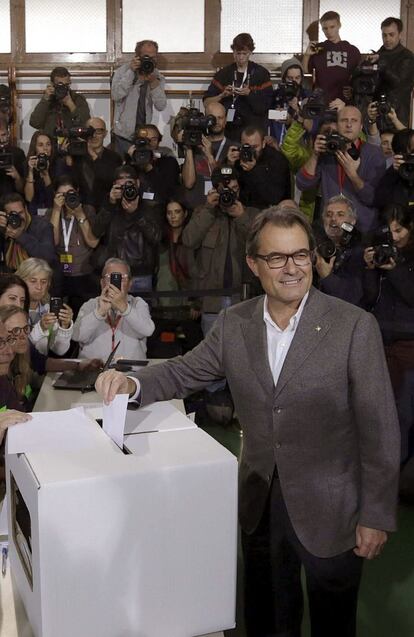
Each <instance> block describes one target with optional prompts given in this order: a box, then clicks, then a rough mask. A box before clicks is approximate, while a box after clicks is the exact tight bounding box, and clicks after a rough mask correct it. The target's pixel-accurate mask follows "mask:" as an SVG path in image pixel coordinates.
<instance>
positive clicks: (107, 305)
mask: <svg viewBox="0 0 414 637" xmlns="http://www.w3.org/2000/svg"><path fill="white" fill-rule="evenodd" d="M106 288H107V286H105V287H104V289H103V290H102V292H101V296H98V302H97V308H96V311H97V313H98V314H99V316H102V317H105V318H106V317H107V316H108V312H109V310H110V309H111V301H110V300H109V299H108V298H107V296H106Z"/></svg>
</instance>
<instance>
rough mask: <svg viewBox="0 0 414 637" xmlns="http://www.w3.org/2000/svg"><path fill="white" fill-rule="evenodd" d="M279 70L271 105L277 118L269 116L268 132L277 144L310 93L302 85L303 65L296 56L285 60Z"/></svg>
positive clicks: (281, 140) (282, 138) (280, 141)
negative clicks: (278, 80) (279, 73)
mask: <svg viewBox="0 0 414 637" xmlns="http://www.w3.org/2000/svg"><path fill="white" fill-rule="evenodd" d="M280 72H281V76H282V77H281V82H280V83H279V84H278V85H277V86H276V88H275V91H274V94H273V103H272V106H271V108H272V109H275V110H276V113H277V114H278V119H270V118H269V134H270V135H271V136H272V137H273V138H274V139H275V140H276V142H277V143H278V144H279V145H280V144H282V142H283V140H284V137H285V135H286V133H287V131H288V129H289V128H290V126H291V124H292V122H294V121H295V120H296V119H297V117H298V116H299V110H300V103H301V100H303V99H304V98H306V97H308V96H309V93H310V91H308V90H307V89H305V88H304V87H303V86H302V83H303V66H302V64H301V62H300V61H299V60H298V59H297V58H295V57H293V58H290V59H289V60H285V61H284V62H283V63H282V66H281V68H280ZM269 115H270V114H269Z"/></svg>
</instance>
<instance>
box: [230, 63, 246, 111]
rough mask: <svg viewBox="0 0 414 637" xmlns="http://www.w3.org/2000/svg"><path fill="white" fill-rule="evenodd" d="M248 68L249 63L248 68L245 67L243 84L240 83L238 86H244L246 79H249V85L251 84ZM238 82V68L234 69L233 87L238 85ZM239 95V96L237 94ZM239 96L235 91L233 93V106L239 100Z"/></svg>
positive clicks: (232, 106)
mask: <svg viewBox="0 0 414 637" xmlns="http://www.w3.org/2000/svg"><path fill="white" fill-rule="evenodd" d="M248 68H249V66H248V65H247V66H246V68H245V69H244V73H243V79H242V81H241V84H240V86H239V87H238V88H243V86H244V83H245V81H246V79H247V85H248V84H249V81H250V74H249V75H248V74H247V69H248ZM236 84H237V68H235V69H234V79H233V88H234V87H235V86H236ZM237 97H239V96H238V95H237ZM237 97H235V96H234V93H233V102H232V104H231V108H234V104H235V102H236V100H237Z"/></svg>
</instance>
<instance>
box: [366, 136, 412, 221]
mask: <svg viewBox="0 0 414 637" xmlns="http://www.w3.org/2000/svg"><path fill="white" fill-rule="evenodd" d="M391 146H392V150H393V152H394V157H393V164H392V166H390V167H389V168H388V170H387V172H386V173H385V175H384V176H383V178H382V179H381V181H380V182H379V184H378V188H377V190H376V195H375V201H376V204H377V206H378V208H380V209H382V208H384V207H385V206H388V205H391V204H399V205H401V206H406V205H411V206H412V205H413V202H414V129H412V128H405V129H404V130H402V131H398V132H397V133H395V135H394V137H393V140H392V142H391Z"/></svg>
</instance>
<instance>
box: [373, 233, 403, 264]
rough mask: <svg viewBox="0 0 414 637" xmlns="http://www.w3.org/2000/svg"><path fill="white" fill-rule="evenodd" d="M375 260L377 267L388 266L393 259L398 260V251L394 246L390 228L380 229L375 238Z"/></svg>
mask: <svg viewBox="0 0 414 637" xmlns="http://www.w3.org/2000/svg"><path fill="white" fill-rule="evenodd" d="M373 243H374V258H373V262H374V264H375V265H377V266H381V265H386V264H387V263H389V262H390V260H391V259H397V256H398V250H397V248H396V247H395V245H394V241H393V238H392V234H391V232H390V230H389V228H388V226H383V227H382V228H380V229H379V230H378V231H377V233H376V234H375V236H374V240H373Z"/></svg>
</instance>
